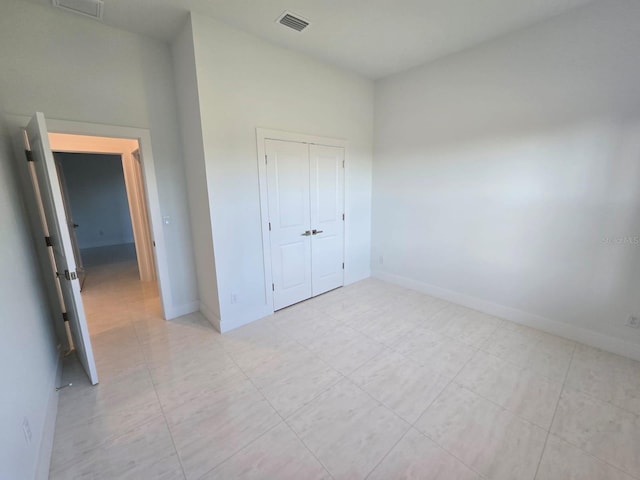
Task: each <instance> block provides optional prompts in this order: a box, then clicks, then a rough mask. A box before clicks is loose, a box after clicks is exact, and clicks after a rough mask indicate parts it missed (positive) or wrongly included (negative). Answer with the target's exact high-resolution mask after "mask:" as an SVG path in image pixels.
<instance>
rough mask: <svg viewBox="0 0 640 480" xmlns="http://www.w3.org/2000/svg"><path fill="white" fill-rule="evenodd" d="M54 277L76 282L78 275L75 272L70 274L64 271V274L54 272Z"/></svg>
mask: <svg viewBox="0 0 640 480" xmlns="http://www.w3.org/2000/svg"><path fill="white" fill-rule="evenodd" d="M56 275H57V276H58V278H59V277H64V278H66V279H67V280H76V279H77V278H78V274H77V273H76V272H70V271H69V270H65V271H64V273H60V272H56Z"/></svg>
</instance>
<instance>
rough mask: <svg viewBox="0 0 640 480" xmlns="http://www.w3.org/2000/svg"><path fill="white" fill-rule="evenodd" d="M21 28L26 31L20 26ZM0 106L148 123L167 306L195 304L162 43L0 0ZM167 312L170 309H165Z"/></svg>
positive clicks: (169, 71)
mask: <svg viewBox="0 0 640 480" xmlns="http://www.w3.org/2000/svg"><path fill="white" fill-rule="evenodd" d="M27 32H28V33H27ZM0 65H2V68H1V69H0V109H2V110H4V112H5V113H9V114H17V115H28V116H31V115H32V114H33V113H34V112H35V111H42V112H44V114H45V115H46V116H47V117H49V118H58V119H64V120H73V121H82V122H92V123H103V124H111V125H120V126H130V127H139V128H146V129H149V130H150V132H151V141H152V148H153V156H154V163H155V170H156V176H157V183H158V192H159V196H160V208H161V211H162V215H165V216H169V217H170V218H171V223H170V225H164V226H163V228H164V238H165V242H166V249H167V254H168V255H167V256H168V260H169V270H170V272H171V277H170V282H171V284H170V292H171V299H172V303H173V304H174V312H182V313H186V312H187V311H189V310H193V308H196V309H197V287H196V277H195V273H194V269H195V268H194V259H193V248H192V246H191V232H190V225H189V218H188V215H189V214H188V207H187V192H186V182H185V178H184V167H183V162H182V152H181V141H180V132H179V125H178V118H177V113H176V109H177V102H176V98H175V86H174V81H173V65H172V62H171V53H170V50H169V47H168V45H166V44H163V43H160V42H157V41H155V40H151V39H148V38H145V37H142V36H140V35H135V34H132V33H128V32H124V31H122V30H118V29H115V28H112V27H109V26H106V25H103V24H101V23H99V22H95V21H92V20H91V19H86V18H83V17H81V16H78V15H71V14H68V13H65V12H64V11H61V10H59V9H54V8H52V7H50V6H48V5H44V6H40V5H34V4H32V3H30V2H25V1H22V0H3V2H2V15H0ZM168 313H171V312H168Z"/></svg>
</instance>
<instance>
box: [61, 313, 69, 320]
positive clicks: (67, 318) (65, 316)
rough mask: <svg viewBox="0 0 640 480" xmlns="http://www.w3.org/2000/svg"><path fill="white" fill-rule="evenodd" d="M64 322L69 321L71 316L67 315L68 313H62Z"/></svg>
mask: <svg viewBox="0 0 640 480" xmlns="http://www.w3.org/2000/svg"><path fill="white" fill-rule="evenodd" d="M62 321H63V322H68V321H69V315H68V314H67V312H62Z"/></svg>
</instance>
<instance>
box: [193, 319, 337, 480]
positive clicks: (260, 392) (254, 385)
mask: <svg viewBox="0 0 640 480" xmlns="http://www.w3.org/2000/svg"><path fill="white" fill-rule="evenodd" d="M274 327H275V325H274ZM275 328H278V327H275ZM293 340H294V341H295V339H293ZM225 354H227V353H226V352H225ZM227 355H228V357H229V358H230V359H231V361H232V362H233V363H234V365H235V366H236V367H237V368H238V369H239V370H240V372H242V374H243V375H244V376H245V378H246V379H247V380H248V381H249V382H250V383H251V385H252V386H253V388H255V389H256V390H257V391H258V393H259V394H260V395H261V396H262V398H263V400H264V401H265V402H267V404H268V405H269V406H270V407H271V409H272V410H273V411H274V412H275V413H276V415H278V416H279V417H280V420H281V421H282V423H284V424H285V425H286V426H287V428H288V429H289V431H291V432H292V433H293V434H294V435H295V436H296V438H297V439H298V440H299V441H300V443H301V444H302V445H303V446H304V448H306V449H307V451H308V452H309V453H310V454H311V455H312V456H313V458H315V459H316V461H317V462H318V463H319V464H320V466H322V468H323V469H324V470H325V472H327V475H329V477H330V478H332V479H333V478H334V477H333V475H331V472H329V469H327V467H326V466H325V464H324V463H322V462H321V461H320V459H319V458H318V457H316V455H315V454H314V453H313V452H312V451H311V449H310V448H309V447H308V445H307V444H306V443H305V442H304V440H302V439H301V438H300V437H299V435H298V434H297V432H296V431H295V430H294V429H293V428H291V425H289V423H288V422H287V420H286V419H285V418H284V417H283V416H282V415H281V414H280V412H278V410H276V408H274V406H273V405H272V404H271V402H270V401H269V399H268V398H267V397H266V396H265V394H264V393H263V392H262V390H260V388H258V386H257V385H256V384H255V383H254V381H253V380H252V379H251V378H250V377H249V375H247V373H246V372H245V371H244V370H243V369H242V368H241V367H240V365H238V363H237V362H236V360H235V358H233V356H232V355H230V354H227ZM338 374H340V375H342V374H341V373H340V372H338ZM343 377H344V376H343ZM339 381H340V380H338V382H339ZM338 382H335V383H333V384H331V386H329V387H328V388H327V389H326V390H323V391H322V392H320V393H319V394H318V395H316V396H315V397H313V399H312V400H310V401H309V402H307V403H305V404H304V405H302V406H301V407H300V408H299V409H298V410H296V411H295V412H297V411H299V410H300V409H302V408H304V406H305V405H308V404H309V403H310V402H311V401H313V400H315V399H316V398H317V397H319V396H320V395H322V394H323V393H324V392H326V391H327V390H330V389H331V388H333V387H334V386H335V385H336V384H337V383H338ZM295 412H293V413H292V415H293V414H294V413H295ZM277 426H278V425H277V424H276V425H274V426H273V427H271V428H270V429H269V430H268V431H271V430H272V429H273V428H275V427H277ZM268 431H267V432H268ZM267 432H264V433H263V434H262V435H264V434H266V433H267ZM262 435H259V436H258V437H257V438H254V439H253V440H252V441H250V442H249V443H247V444H246V445H243V446H242V447H241V448H239V449H238V450H237V451H235V452H233V453H232V454H231V455H229V456H228V457H227V458H225V459H224V460H222V461H221V462H220V463H218V464H217V465H216V466H215V467H213V468H212V469H211V470H208V471H207V472H206V473H205V474H204V475H207V474H208V473H210V472H212V471H213V470H215V469H216V468H217V467H219V466H220V465H222V464H223V463H225V462H226V461H227V460H229V459H230V458H231V457H233V456H234V455H236V454H237V453H239V452H240V451H241V450H243V449H244V448H246V447H248V446H249V445H251V444H252V443H253V442H255V441H256V440H258V438H260V437H262ZM204 475H202V477H204ZM202 477H200V478H202Z"/></svg>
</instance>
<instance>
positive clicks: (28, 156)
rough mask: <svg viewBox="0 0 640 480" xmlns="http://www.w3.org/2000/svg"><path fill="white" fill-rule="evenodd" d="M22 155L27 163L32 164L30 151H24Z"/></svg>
mask: <svg viewBox="0 0 640 480" xmlns="http://www.w3.org/2000/svg"><path fill="white" fill-rule="evenodd" d="M24 154H25V156H26V157H27V162H33V154H32V153H31V150H25V151H24Z"/></svg>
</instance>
